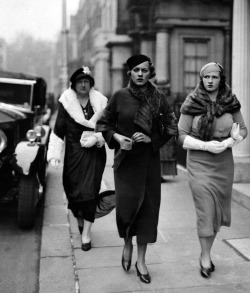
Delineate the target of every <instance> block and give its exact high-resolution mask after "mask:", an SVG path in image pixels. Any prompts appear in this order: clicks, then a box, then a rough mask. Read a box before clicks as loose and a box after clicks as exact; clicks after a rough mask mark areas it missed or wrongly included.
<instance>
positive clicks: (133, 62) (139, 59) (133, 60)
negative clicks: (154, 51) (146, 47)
mask: <svg viewBox="0 0 250 293" xmlns="http://www.w3.org/2000/svg"><path fill="white" fill-rule="evenodd" d="M146 61H149V62H151V60H150V58H149V57H148V56H146V55H142V54H136V55H133V56H131V57H129V58H128V60H127V65H128V68H129V69H130V70H132V69H133V68H134V67H135V66H137V65H139V64H141V63H143V62H146Z"/></svg>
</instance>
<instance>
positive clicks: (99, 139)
mask: <svg viewBox="0 0 250 293" xmlns="http://www.w3.org/2000/svg"><path fill="white" fill-rule="evenodd" d="M94 136H95V137H96V138H97V143H96V146H97V147H98V148H101V147H103V146H104V145H105V140H104V138H103V136H102V133H101V132H95V134H94Z"/></svg>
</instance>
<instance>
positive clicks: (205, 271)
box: [200, 259, 212, 279]
mask: <svg viewBox="0 0 250 293" xmlns="http://www.w3.org/2000/svg"><path fill="white" fill-rule="evenodd" d="M211 272H212V270H211V268H205V267H203V266H202V264H201V259H200V273H201V276H202V277H203V278H206V279H208V278H210V274H211Z"/></svg>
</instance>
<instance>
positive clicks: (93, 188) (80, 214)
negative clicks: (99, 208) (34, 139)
mask: <svg viewBox="0 0 250 293" xmlns="http://www.w3.org/2000/svg"><path fill="white" fill-rule="evenodd" d="M70 81H71V87H70V88H69V89H67V90H66V91H64V92H63V94H62V95H61V97H60V98H59V103H58V114H57V118H56V122H55V126H54V130H53V132H52V133H51V136H50V141H49V148H48V155H47V160H48V162H49V163H50V164H51V165H52V166H54V167H57V166H58V165H59V163H60V161H61V160H62V155H63V151H65V153H64V164H63V186H64V190H65V193H66V196H67V199H68V208H69V209H71V210H72V212H73V214H74V216H75V217H76V218H77V220H78V226H79V230H80V233H81V234H82V249H83V250H85V251H87V250H89V249H90V248H91V238H90V236H91V235H90V231H91V225H92V223H93V222H94V219H95V211H96V204H97V195H98V194H99V191H100V186H101V179H102V174H103V171H104V167H105V164H106V150H105V146H104V139H103V137H102V134H101V133H95V132H94V128H95V124H96V121H97V120H98V118H99V117H100V116H101V115H102V111H103V109H104V108H105V106H106V104H107V98H106V97H105V96H103V95H102V94H101V93H100V92H99V91H96V90H95V89H94V83H95V82H94V78H93V77H92V76H91V74H90V71H89V69H88V67H82V68H79V69H78V70H76V71H75V72H74V73H73V75H72V76H71V78H70Z"/></svg>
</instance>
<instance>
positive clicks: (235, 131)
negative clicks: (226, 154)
mask: <svg viewBox="0 0 250 293" xmlns="http://www.w3.org/2000/svg"><path fill="white" fill-rule="evenodd" d="M230 134H231V137H232V138H233V139H234V144H233V146H235V145H237V144H238V143H240V142H241V141H242V140H243V137H242V136H241V135H240V124H239V123H234V124H233V126H232V129H231V132H230Z"/></svg>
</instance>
